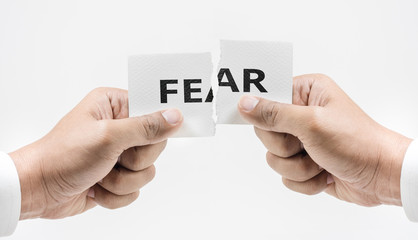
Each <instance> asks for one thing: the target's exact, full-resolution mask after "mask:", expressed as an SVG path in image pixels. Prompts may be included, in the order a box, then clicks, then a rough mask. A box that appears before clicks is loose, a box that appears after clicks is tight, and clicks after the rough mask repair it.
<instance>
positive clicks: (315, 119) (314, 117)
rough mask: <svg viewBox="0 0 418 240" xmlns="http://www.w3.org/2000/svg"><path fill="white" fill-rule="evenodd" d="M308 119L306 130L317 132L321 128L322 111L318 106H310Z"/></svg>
mask: <svg viewBox="0 0 418 240" xmlns="http://www.w3.org/2000/svg"><path fill="white" fill-rule="evenodd" d="M310 111H311V112H310V114H309V115H310V119H309V123H308V131H309V132H311V133H319V132H321V131H322V130H323V118H322V111H321V109H319V108H316V107H315V108H310Z"/></svg>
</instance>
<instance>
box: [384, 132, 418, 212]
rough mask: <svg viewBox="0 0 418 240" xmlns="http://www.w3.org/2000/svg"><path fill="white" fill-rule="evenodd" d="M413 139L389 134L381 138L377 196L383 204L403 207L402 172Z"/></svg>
mask: <svg viewBox="0 0 418 240" xmlns="http://www.w3.org/2000/svg"><path fill="white" fill-rule="evenodd" d="M411 142H412V139H410V138H407V137H404V136H402V135H400V134H397V133H393V132H392V134H387V137H386V138H381V143H382V144H383V145H382V151H381V157H380V159H379V169H378V172H379V173H378V185H377V188H378V189H377V191H376V192H377V196H378V199H379V201H380V203H382V204H387V205H397V206H402V201H401V189H400V186H401V171H402V164H403V159H404V157H405V153H406V151H407V149H408V146H409V144H410V143H411Z"/></svg>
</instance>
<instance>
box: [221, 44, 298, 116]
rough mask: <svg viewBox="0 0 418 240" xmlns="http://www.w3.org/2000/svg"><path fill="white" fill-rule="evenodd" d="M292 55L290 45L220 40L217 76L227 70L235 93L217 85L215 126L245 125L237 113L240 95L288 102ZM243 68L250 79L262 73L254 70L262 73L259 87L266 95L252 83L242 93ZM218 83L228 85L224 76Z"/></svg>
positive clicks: (290, 100)
mask: <svg viewBox="0 0 418 240" xmlns="http://www.w3.org/2000/svg"><path fill="white" fill-rule="evenodd" d="M292 54H293V53H292V44H291V43H286V42H262V41H230V40H222V41H221V59H220V63H219V65H218V73H217V74H219V70H220V69H229V70H230V72H231V75H232V77H233V79H234V82H235V83H236V87H237V88H238V90H239V92H233V91H232V87H231V86H219V89H218V92H217V95H216V114H217V118H218V119H217V123H219V124H246V121H245V120H244V119H242V118H241V116H240V114H239V112H238V110H237V104H238V101H239V99H240V97H241V96H242V95H244V94H248V95H254V96H260V97H263V98H267V99H270V100H274V101H279V102H284V103H292V82H293V80H292ZM244 69H247V74H248V73H250V79H258V77H260V76H259V75H262V74H257V72H258V73H260V72H259V71H257V70H260V71H262V72H263V73H264V79H263V80H262V81H260V82H259V84H260V85H261V86H262V87H263V88H264V89H265V90H266V91H267V92H261V91H260V90H259V89H258V88H257V87H256V86H255V85H254V84H252V83H251V84H250V92H244V83H243V77H244ZM251 72H253V73H251ZM254 72H255V73H254ZM260 79H261V78H260ZM221 82H224V83H225V84H228V81H227V77H226V74H224V76H223V79H222V81H221ZM247 82H248V81H247ZM234 88H235V86H234ZM235 90H236V89H235ZM261 90H263V89H262V88H261Z"/></svg>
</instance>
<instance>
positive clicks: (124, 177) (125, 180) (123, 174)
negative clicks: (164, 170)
mask: <svg viewBox="0 0 418 240" xmlns="http://www.w3.org/2000/svg"><path fill="white" fill-rule="evenodd" d="M154 177H155V167H154V165H152V166H151V167H148V168H146V169H144V170H141V171H137V172H135V171H131V170H128V169H126V168H124V167H119V168H113V169H112V171H110V173H109V174H108V175H107V176H106V177H105V178H103V180H102V181H101V182H99V183H98V184H99V185H100V186H102V187H103V188H105V189H106V190H108V191H109V192H112V193H113V194H116V195H126V194H129V193H133V192H136V191H138V190H139V189H140V188H142V187H143V186H144V185H145V184H147V183H149V182H150V181H151V180H152V179H153V178H154Z"/></svg>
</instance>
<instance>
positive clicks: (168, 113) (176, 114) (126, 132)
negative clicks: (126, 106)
mask: <svg viewBox="0 0 418 240" xmlns="http://www.w3.org/2000/svg"><path fill="white" fill-rule="evenodd" d="M106 121H108V122H107V129H108V131H110V132H111V135H112V136H117V137H118V138H119V139H118V140H120V141H121V142H122V144H123V146H124V147H125V148H130V147H134V146H143V145H149V144H153V143H158V142H162V141H164V140H165V139H167V138H168V137H169V136H171V135H172V134H173V133H175V132H176V131H177V130H178V129H179V128H180V126H181V123H182V122H183V116H182V114H181V112H180V110H178V109H174V108H173V109H167V110H164V111H158V112H155V113H151V114H148V115H143V116H140V117H130V118H123V119H114V120H106Z"/></svg>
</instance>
